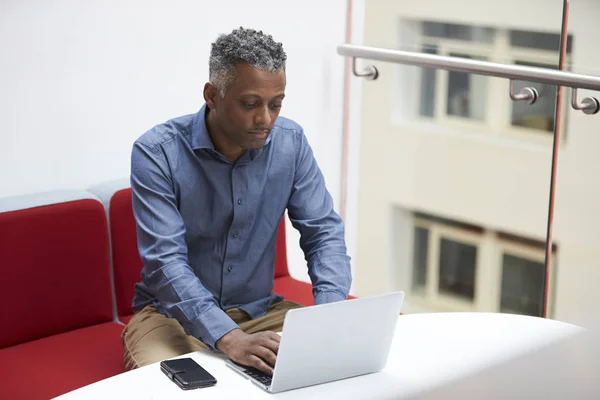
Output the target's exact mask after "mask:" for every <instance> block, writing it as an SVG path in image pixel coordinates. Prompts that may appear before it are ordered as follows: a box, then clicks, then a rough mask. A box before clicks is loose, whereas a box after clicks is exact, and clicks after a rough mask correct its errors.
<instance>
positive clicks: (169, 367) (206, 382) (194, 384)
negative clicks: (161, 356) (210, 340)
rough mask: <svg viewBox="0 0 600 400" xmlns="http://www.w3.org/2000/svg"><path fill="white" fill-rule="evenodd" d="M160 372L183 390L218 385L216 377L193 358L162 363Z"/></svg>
mask: <svg viewBox="0 0 600 400" xmlns="http://www.w3.org/2000/svg"><path fill="white" fill-rule="evenodd" d="M160 370H161V371H162V372H164V373H165V375H167V376H168V377H169V379H171V380H172V381H173V382H175V383H176V384H177V386H179V387H180V388H182V389H183V390H189V389H197V388H203V387H209V386H213V385H215V384H216V383H217V380H216V379H215V377H214V376H212V375H211V374H210V373H209V372H208V371H207V370H205V369H204V368H202V367H201V366H200V365H198V363H197V362H196V361H194V360H192V359H191V358H178V359H176V360H165V361H162V362H161V363H160Z"/></svg>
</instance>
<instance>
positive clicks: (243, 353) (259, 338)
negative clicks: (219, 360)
mask: <svg viewBox="0 0 600 400" xmlns="http://www.w3.org/2000/svg"><path fill="white" fill-rule="evenodd" d="M280 339H281V338H280V337H279V335H278V334H276V333H275V332H271V331H266V332H258V333H252V334H248V333H245V332H243V331H242V330H241V329H234V330H232V331H230V332H228V333H227V334H225V336H223V337H222V338H221V339H219V340H217V343H215V346H216V347H217V349H219V350H221V351H222V352H223V353H225V354H227V355H228V356H229V358H231V359H232V360H233V361H235V362H237V363H239V364H242V365H246V366H249V367H254V368H256V369H258V370H260V371H262V372H264V373H266V374H269V375H273V367H274V366H275V360H276V358H277V350H278V349H279V340H280Z"/></svg>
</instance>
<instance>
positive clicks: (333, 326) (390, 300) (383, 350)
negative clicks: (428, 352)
mask: <svg viewBox="0 0 600 400" xmlns="http://www.w3.org/2000/svg"><path fill="white" fill-rule="evenodd" d="M403 300H404V293H403V292H394V293H388V294H383V295H378V296H371V297H362V298H358V299H353V300H347V301H342V302H337V303H329V304H323V305H318V306H313V307H306V308H298V309H293V310H290V311H288V312H287V314H286V317H285V321H284V324H283V330H282V335H281V342H280V345H279V351H278V355H277V364H276V367H275V371H274V375H273V381H272V384H271V388H270V390H271V392H281V391H284V390H289V389H295V388H299V387H303V386H309V385H316V384H319V383H324V382H330V381H334V380H338V379H344V378H349V377H353V376H358V375H363V374H367V373H372V372H377V371H380V370H381V369H383V367H384V366H385V364H386V362H387V357H388V353H389V350H390V346H391V342H392V338H393V336H394V331H395V328H396V322H397V321H398V316H399V314H400V310H401V308H402V302H403Z"/></svg>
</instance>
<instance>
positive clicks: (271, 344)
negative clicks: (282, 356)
mask: <svg viewBox="0 0 600 400" xmlns="http://www.w3.org/2000/svg"><path fill="white" fill-rule="evenodd" d="M261 345H262V346H263V347H266V348H267V349H269V350H271V351H272V352H273V353H275V354H277V352H278V351H279V342H276V341H274V340H272V339H268V338H265V339H264V340H263V341H262V342H261Z"/></svg>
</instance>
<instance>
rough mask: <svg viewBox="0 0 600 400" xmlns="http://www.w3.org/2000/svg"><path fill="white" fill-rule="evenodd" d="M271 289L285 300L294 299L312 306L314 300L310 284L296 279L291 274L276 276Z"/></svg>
mask: <svg viewBox="0 0 600 400" xmlns="http://www.w3.org/2000/svg"><path fill="white" fill-rule="evenodd" d="M273 291H274V292H275V293H277V294H279V295H280V296H283V297H284V298H285V300H288V301H294V302H296V303H300V304H303V305H305V306H312V305H313V304H314V302H315V299H314V298H313V294H312V285H311V284H310V283H306V282H301V281H298V280H296V279H294V278H292V277H291V276H284V277H281V278H276V279H275V287H274V288H273Z"/></svg>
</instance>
